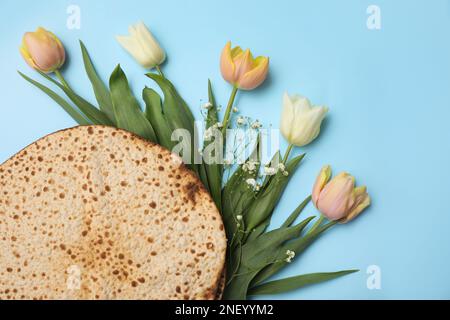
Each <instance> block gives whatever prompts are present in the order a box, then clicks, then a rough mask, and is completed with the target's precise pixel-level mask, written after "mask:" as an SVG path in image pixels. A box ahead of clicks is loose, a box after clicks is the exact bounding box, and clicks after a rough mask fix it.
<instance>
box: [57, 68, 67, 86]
mask: <svg viewBox="0 0 450 320" xmlns="http://www.w3.org/2000/svg"><path fill="white" fill-rule="evenodd" d="M55 75H56V77H57V78H58V79H59V81H60V82H61V84H62V85H63V86H64V87H66V88H69V84H68V83H67V81H66V79H64V77H63V76H62V74H61V72H59V70H55Z"/></svg>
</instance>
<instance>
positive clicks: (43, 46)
mask: <svg viewBox="0 0 450 320" xmlns="http://www.w3.org/2000/svg"><path fill="white" fill-rule="evenodd" d="M20 53H21V54H22V56H23V58H24V59H25V61H26V62H27V63H28V65H30V67H32V68H34V69H36V70H39V71H42V72H45V73H51V72H54V71H56V70H58V69H59V68H61V66H62V65H63V64H64V61H65V58H66V53H65V51H64V47H63V45H62V43H61V41H59V39H58V38H57V37H56V36H55V35H54V34H53V33H51V32H50V31H47V30H45V29H44V28H42V27H39V28H37V30H36V31H35V32H27V33H25V34H24V36H23V38H22V45H21V47H20Z"/></svg>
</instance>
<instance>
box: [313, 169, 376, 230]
mask: <svg viewBox="0 0 450 320" xmlns="http://www.w3.org/2000/svg"><path fill="white" fill-rule="evenodd" d="M330 178H331V168H330V166H325V167H323V168H322V170H321V171H320V173H319V175H318V176H317V179H316V182H315V184H314V187H313V191H312V200H313V203H314V205H315V206H316V208H317V209H318V210H319V211H320V212H321V213H322V214H323V215H324V216H325V217H326V218H328V219H329V220H333V221H334V220H339V222H341V223H346V222H348V221H350V220H352V219H354V218H355V217H356V216H358V215H359V214H360V213H361V212H362V211H363V210H364V209H365V208H367V207H368V206H369V205H370V197H369V195H368V193H367V190H366V187H365V186H361V187H356V188H355V178H354V177H352V176H351V175H349V174H348V173H346V172H342V173H340V174H338V175H337V176H336V177H334V178H333V179H331V181H330Z"/></svg>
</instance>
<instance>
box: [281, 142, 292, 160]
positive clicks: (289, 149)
mask: <svg viewBox="0 0 450 320" xmlns="http://www.w3.org/2000/svg"><path fill="white" fill-rule="evenodd" d="M293 147H294V145H293V144H289V146H288V148H287V150H286V153H285V154H284V157H283V164H286V162H287V160H288V159H289V154H290V153H291V151H292V148H293Z"/></svg>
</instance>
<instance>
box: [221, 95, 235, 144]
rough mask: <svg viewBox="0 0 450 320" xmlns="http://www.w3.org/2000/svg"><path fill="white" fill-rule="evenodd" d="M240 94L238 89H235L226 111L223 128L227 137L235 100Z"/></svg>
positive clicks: (223, 133)
mask: <svg viewBox="0 0 450 320" xmlns="http://www.w3.org/2000/svg"><path fill="white" fill-rule="evenodd" d="M237 92H238V88H237V87H233V91H231V96H230V100H228V105H227V109H226V110H225V116H224V117H223V123H222V124H223V127H222V135H225V133H226V132H227V128H228V122H229V121H230V114H231V108H232V107H233V103H234V99H235V98H236V93H237Z"/></svg>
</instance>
